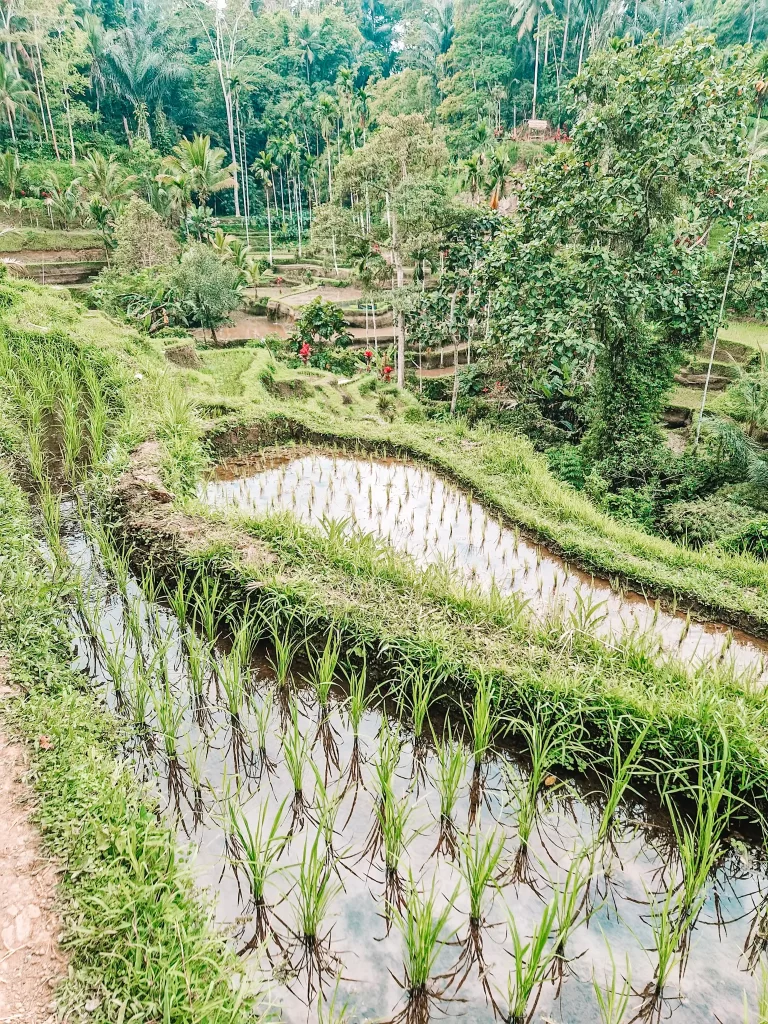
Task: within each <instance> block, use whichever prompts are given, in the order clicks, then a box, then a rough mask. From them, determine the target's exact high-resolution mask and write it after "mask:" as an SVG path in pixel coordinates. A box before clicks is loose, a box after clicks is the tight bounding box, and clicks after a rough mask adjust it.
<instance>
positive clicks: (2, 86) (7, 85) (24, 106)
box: [0, 54, 35, 146]
mask: <svg viewBox="0 0 768 1024" xmlns="http://www.w3.org/2000/svg"><path fill="white" fill-rule="evenodd" d="M34 101H35V97H34V96H33V94H32V93H31V92H30V91H29V89H28V88H27V87H26V85H25V84H24V82H23V80H22V79H21V77H20V76H19V72H18V71H17V70H16V68H15V67H14V66H13V64H12V63H11V62H10V61H9V60H6V58H5V57H3V56H2V55H1V54H0V113H1V114H2V117H3V118H4V119H5V120H6V121H7V122H8V127H9V128H10V129H11V139H12V140H13V144H14V146H15V145H16V131H15V128H14V125H15V122H16V118H17V117H18V115H19V114H22V115H23V116H25V117H28V118H30V120H31V119H32V118H33V117H34V113H33V109H32V106H31V104H32V103H34Z"/></svg>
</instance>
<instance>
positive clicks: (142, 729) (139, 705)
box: [128, 659, 152, 738]
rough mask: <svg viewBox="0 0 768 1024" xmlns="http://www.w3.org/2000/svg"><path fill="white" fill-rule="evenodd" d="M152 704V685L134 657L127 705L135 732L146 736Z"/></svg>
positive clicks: (142, 667)
mask: <svg viewBox="0 0 768 1024" xmlns="http://www.w3.org/2000/svg"><path fill="white" fill-rule="evenodd" d="M151 706H152V686H151V684H150V681H149V678H148V677H147V673H146V671H145V669H144V666H143V665H142V664H141V663H140V662H139V660H138V659H135V660H134V662H133V664H132V666H131V679H130V683H129V694H128V707H129V709H130V714H131V724H132V725H133V726H134V728H135V729H136V731H137V732H139V733H140V734H141V735H142V736H144V737H145V738H147V733H148V730H149V709H150V707H151Z"/></svg>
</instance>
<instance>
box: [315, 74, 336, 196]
mask: <svg viewBox="0 0 768 1024" xmlns="http://www.w3.org/2000/svg"><path fill="white" fill-rule="evenodd" d="M338 115H339V108H338V107H337V106H336V104H335V102H334V100H333V97H331V96H328V95H327V93H324V94H323V95H322V96H320V98H319V99H318V101H317V124H318V128H319V129H320V134H321V135H322V137H323V142H325V152H326V155H327V157H328V202H330V201H331V194H332V192H333V174H332V170H331V132H332V131H333V129H334V127H335V125H336V121H337V118H338Z"/></svg>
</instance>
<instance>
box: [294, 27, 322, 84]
mask: <svg viewBox="0 0 768 1024" xmlns="http://www.w3.org/2000/svg"><path fill="white" fill-rule="evenodd" d="M320 36H321V30H320V29H319V28H313V27H312V25H311V23H310V21H309V18H305V19H304V21H303V22H302V23H301V25H299V27H298V29H297V30H296V45H297V46H298V48H299V49H300V50H301V56H302V59H303V60H304V64H305V66H306V69H307V84H308V85H309V69H310V67H311V66H312V65H313V64H314V63H315V57H316V56H317V49H318V45H319V43H320Z"/></svg>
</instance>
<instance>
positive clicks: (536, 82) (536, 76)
mask: <svg viewBox="0 0 768 1024" xmlns="http://www.w3.org/2000/svg"><path fill="white" fill-rule="evenodd" d="M540 20H541V15H539V17H538V18H537V19H536V56H535V57H534V63H533V112H532V114H531V120H532V121H535V120H536V98H537V96H538V92H539V21H540Z"/></svg>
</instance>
